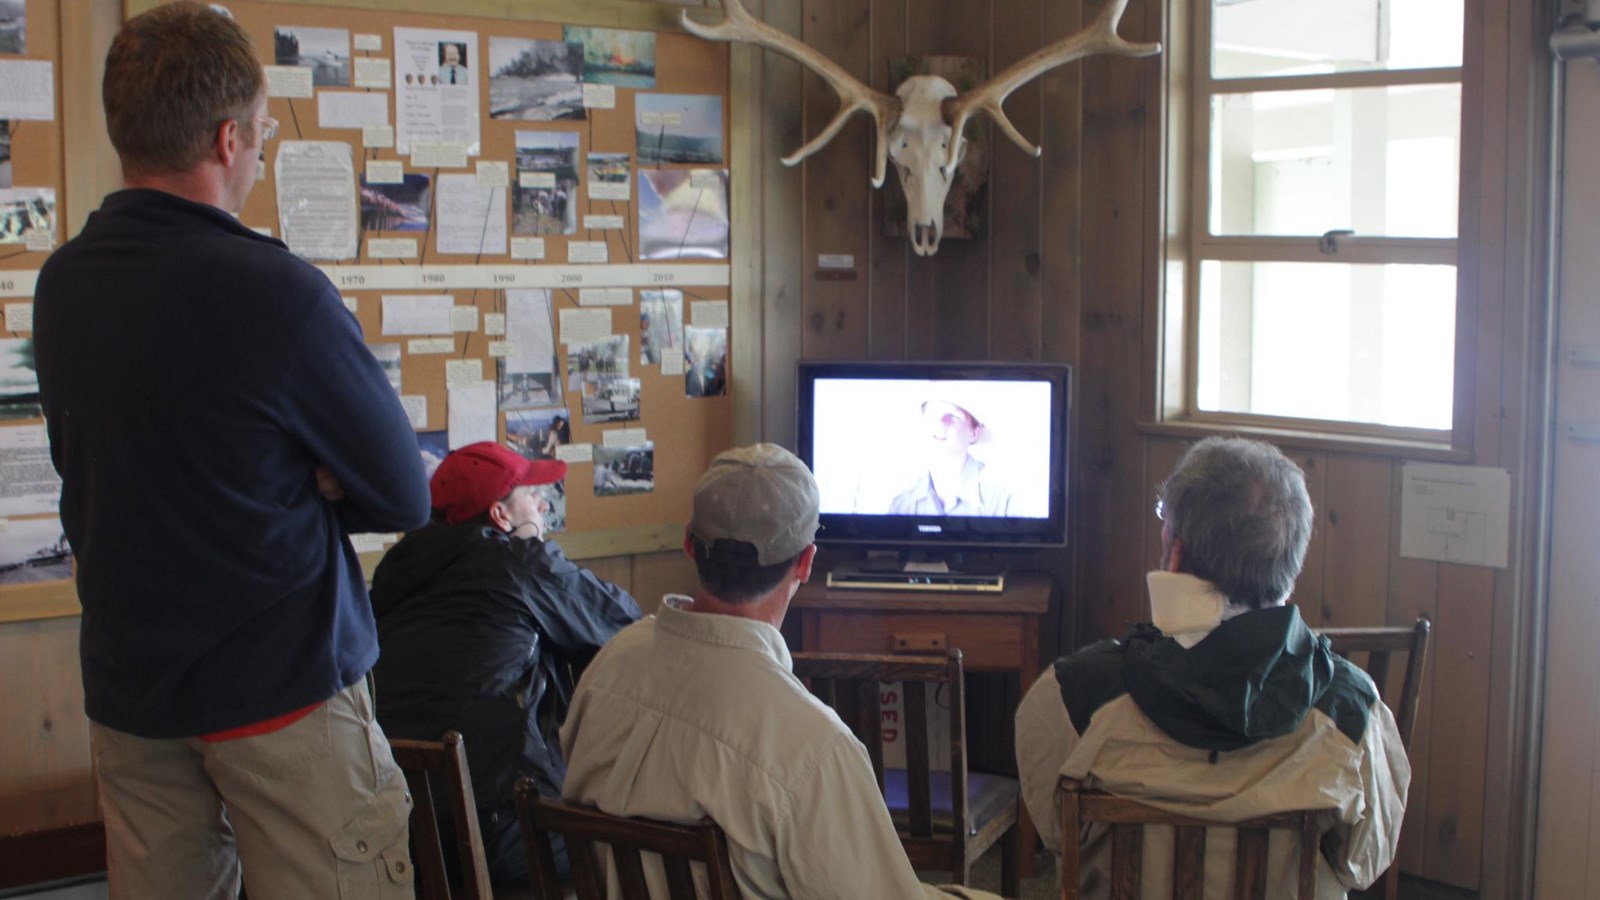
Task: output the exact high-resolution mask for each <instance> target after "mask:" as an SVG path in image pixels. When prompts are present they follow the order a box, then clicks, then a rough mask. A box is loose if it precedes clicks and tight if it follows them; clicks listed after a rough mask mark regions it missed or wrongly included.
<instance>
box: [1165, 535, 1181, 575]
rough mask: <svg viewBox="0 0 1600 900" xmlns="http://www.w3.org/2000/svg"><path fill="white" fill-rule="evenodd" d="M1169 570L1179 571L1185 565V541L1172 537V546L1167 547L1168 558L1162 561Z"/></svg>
mask: <svg viewBox="0 0 1600 900" xmlns="http://www.w3.org/2000/svg"><path fill="white" fill-rule="evenodd" d="M1161 564H1162V566H1164V567H1165V568H1166V570H1167V571H1168V572H1177V571H1179V570H1180V569H1181V568H1182V566H1183V541H1180V540H1178V539H1177V538H1173V539H1172V546H1171V547H1169V548H1167V558H1166V559H1164V560H1162V561H1161Z"/></svg>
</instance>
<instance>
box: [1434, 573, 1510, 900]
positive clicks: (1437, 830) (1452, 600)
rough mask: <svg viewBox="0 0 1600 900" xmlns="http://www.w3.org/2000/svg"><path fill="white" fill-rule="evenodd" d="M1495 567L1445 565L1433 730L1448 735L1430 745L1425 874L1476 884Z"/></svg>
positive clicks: (1470, 885) (1465, 885)
mask: <svg viewBox="0 0 1600 900" xmlns="http://www.w3.org/2000/svg"><path fill="white" fill-rule="evenodd" d="M1493 607H1494V570H1493V569H1486V568H1481V567H1478V566H1464V565H1454V564H1442V565H1440V567H1439V612H1440V615H1439V621H1437V622H1436V623H1435V630H1434V647H1435V648H1436V650H1437V652H1436V653H1434V654H1432V659H1431V660H1430V661H1431V662H1434V663H1435V665H1434V668H1435V669H1436V670H1437V671H1438V678H1437V679H1435V681H1434V684H1435V686H1436V691H1437V689H1438V688H1439V687H1445V688H1447V693H1445V695H1444V696H1443V697H1439V696H1435V697H1434V698H1432V699H1433V701H1434V708H1433V715H1432V719H1433V730H1434V733H1435V734H1438V735H1441V736H1446V735H1447V736H1448V740H1441V741H1435V742H1433V743H1432V746H1430V747H1429V758H1428V766H1429V775H1428V781H1429V783H1428V820H1427V821H1428V831H1427V836H1426V846H1425V847H1424V850H1423V856H1424V868H1423V872H1422V874H1423V875H1424V876H1426V877H1428V878H1431V879H1433V880H1435V881H1442V882H1444V883H1446V884H1453V885H1456V886H1457V887H1463V888H1467V889H1468V890H1475V889H1476V888H1477V886H1478V881H1479V875H1480V866H1481V862H1482V854H1483V815H1484V794H1483V786H1484V771H1485V765H1486V762H1487V743H1488V737H1489V736H1488V727H1489V721H1488V716H1489V714H1488V699H1489V666H1490V663H1491V659H1490V650H1491V647H1492V644H1493V634H1492V632H1493V626H1494V609H1493Z"/></svg>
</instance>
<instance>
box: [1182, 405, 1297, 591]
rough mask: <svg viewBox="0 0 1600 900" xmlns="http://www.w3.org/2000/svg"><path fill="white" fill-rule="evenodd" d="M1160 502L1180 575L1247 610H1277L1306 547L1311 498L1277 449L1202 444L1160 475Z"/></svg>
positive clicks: (1258, 444) (1229, 442)
mask: <svg viewBox="0 0 1600 900" xmlns="http://www.w3.org/2000/svg"><path fill="white" fill-rule="evenodd" d="M1161 500H1162V503H1163V509H1164V516H1165V518H1166V520H1167V521H1168V522H1169V523H1171V526H1172V536H1173V537H1174V538H1176V539H1177V540H1179V541H1181V542H1182V545H1183V547H1182V554H1181V560H1180V564H1179V570H1180V571H1183V572H1187V573H1189V574H1191V575H1194V576H1196V577H1198V578H1203V579H1205V580H1206V581H1209V582H1211V583H1212V584H1214V585H1216V586H1217V589H1218V590H1220V591H1221V592H1222V594H1223V596H1225V597H1227V598H1228V601H1229V602H1230V603H1232V604H1234V605H1238V606H1248V607H1250V608H1252V609H1261V608H1264V607H1268V606H1274V605H1277V604H1279V603H1281V602H1283V601H1284V600H1286V599H1287V598H1288V596H1289V594H1290V593H1291V592H1292V591H1293V590H1294V581H1295V578H1296V577H1298V576H1299V574H1300V568H1301V566H1302V565H1304V564H1305V559H1306V547H1307V545H1308V544H1310V542H1311V497H1310V496H1309V495H1308V494H1307V493H1306V479H1305V473H1304V472H1302V471H1301V470H1300V467H1299V466H1297V465H1295V463H1294V461H1293V460H1290V459H1289V458H1288V457H1286V456H1284V455H1283V453H1282V452H1280V451H1279V450H1278V448H1276V447H1274V446H1272V445H1271V444H1268V443H1264V442H1262V441H1251V440H1246V439H1244V438H1235V437H1229V438H1223V437H1212V438H1206V439H1205V440H1202V441H1200V442H1199V443H1197V444H1195V445H1194V446H1192V447H1190V448H1189V450H1188V452H1186V453H1185V454H1184V455H1183V458H1182V459H1180V460H1179V461H1178V465H1177V466H1176V467H1174V468H1173V470H1172V474H1170V475H1168V476H1167V480H1166V481H1165V482H1163V483H1162V485H1161Z"/></svg>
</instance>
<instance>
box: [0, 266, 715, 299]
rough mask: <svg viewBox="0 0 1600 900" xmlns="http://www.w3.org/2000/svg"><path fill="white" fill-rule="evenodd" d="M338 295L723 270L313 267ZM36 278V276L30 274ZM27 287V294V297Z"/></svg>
mask: <svg viewBox="0 0 1600 900" xmlns="http://www.w3.org/2000/svg"><path fill="white" fill-rule="evenodd" d="M318 268H319V269H321V270H322V271H323V273H324V274H326V275H327V276H328V278H329V280H331V281H332V282H333V283H334V284H335V285H336V286H338V287H339V288H340V289H341V290H353V291H371V290H405V289H411V288H580V287H659V286H661V285H675V284H676V285H695V286H699V287H726V286H727V285H729V284H730V283H731V274H730V270H729V267H728V266H707V265H670V266H662V265H599V266H559V265H557V266H551V265H538V266H318ZM33 274H37V273H33ZM31 284H32V283H31V282H30V283H29V292H28V293H27V294H20V293H19V294H5V293H3V292H0V296H17V297H25V296H32V287H31Z"/></svg>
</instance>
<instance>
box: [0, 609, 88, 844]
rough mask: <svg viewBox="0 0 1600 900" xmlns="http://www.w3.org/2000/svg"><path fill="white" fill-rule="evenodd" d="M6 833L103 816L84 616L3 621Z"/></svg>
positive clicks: (1, 731) (1, 827)
mask: <svg viewBox="0 0 1600 900" xmlns="http://www.w3.org/2000/svg"><path fill="white" fill-rule="evenodd" d="M0 685H6V690H5V692H4V696H3V697H0V721H3V722H4V723H5V725H4V727H3V728H0V834H11V833H15V832H20V831H30V830H35V829H40V828H57V827H61V826H64V825H73V824H77V823H80V822H89V821H93V820H95V819H97V818H98V817H99V816H98V813H97V812H96V810H95V793H94V773H93V769H92V767H91V765H90V759H89V719H88V717H87V716H85V715H84V712H83V678H82V675H81V673H80V671H79V669H78V620H77V619H75V618H67V619H46V620H42V621H38V622H17V623H13V624H9V625H0Z"/></svg>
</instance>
